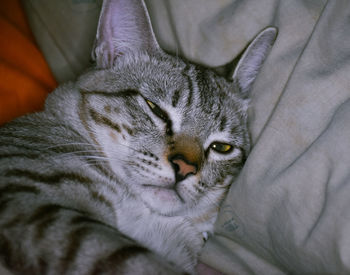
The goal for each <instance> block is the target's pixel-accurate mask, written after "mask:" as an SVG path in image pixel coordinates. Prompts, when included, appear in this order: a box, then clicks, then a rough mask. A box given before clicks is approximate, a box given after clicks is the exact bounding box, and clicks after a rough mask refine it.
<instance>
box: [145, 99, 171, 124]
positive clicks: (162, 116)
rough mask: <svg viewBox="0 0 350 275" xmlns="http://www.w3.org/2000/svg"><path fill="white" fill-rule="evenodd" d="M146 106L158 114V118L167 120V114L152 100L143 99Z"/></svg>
mask: <svg viewBox="0 0 350 275" xmlns="http://www.w3.org/2000/svg"><path fill="white" fill-rule="evenodd" d="M145 100H146V103H147V104H148V106H149V107H150V108H151V110H152V112H153V113H154V114H155V115H156V116H158V117H159V118H160V119H162V120H164V121H165V122H167V121H168V115H167V114H166V113H165V112H164V111H163V110H162V109H161V108H159V107H158V106H157V105H156V104H154V103H153V102H152V101H150V100H148V99H145Z"/></svg>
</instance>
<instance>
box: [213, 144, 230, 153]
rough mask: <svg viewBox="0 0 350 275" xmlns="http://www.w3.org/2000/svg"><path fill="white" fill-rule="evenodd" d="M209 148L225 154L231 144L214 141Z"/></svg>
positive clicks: (228, 151)
mask: <svg viewBox="0 0 350 275" xmlns="http://www.w3.org/2000/svg"><path fill="white" fill-rule="evenodd" d="M210 148H211V149H213V150H214V151H216V152H218V153H222V154H227V153H230V152H231V151H232V149H233V146H232V145H230V144H227V143H220V142H214V143H212V144H211V145H210Z"/></svg>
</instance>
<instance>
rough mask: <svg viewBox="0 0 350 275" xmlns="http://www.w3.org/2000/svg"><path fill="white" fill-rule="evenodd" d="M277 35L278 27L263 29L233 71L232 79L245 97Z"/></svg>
mask: <svg viewBox="0 0 350 275" xmlns="http://www.w3.org/2000/svg"><path fill="white" fill-rule="evenodd" d="M276 37H277V28H275V27H268V28H266V29H264V30H262V31H261V32H260V33H259V34H258V35H257V36H256V37H255V38H254V40H253V41H252V42H251V43H250V44H249V46H248V47H247V49H246V50H245V51H244V52H243V54H242V56H241V57H240V59H239V61H238V63H237V65H236V67H235V69H234V71H233V74H232V80H233V81H234V82H235V84H236V86H237V87H238V89H239V90H240V93H241V95H242V96H243V97H248V93H249V90H250V88H251V86H252V85H253V82H254V80H255V78H256V76H257V75H258V72H259V69H260V68H261V66H262V64H263V62H264V60H265V58H266V56H267V55H268V53H269V51H270V48H271V47H272V45H273V44H274V42H275V40H276Z"/></svg>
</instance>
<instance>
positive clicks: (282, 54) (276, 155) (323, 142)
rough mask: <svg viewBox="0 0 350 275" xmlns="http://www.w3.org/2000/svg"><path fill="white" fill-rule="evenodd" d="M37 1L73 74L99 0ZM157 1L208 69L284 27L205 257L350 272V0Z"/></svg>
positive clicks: (231, 269)
mask: <svg viewBox="0 0 350 275" xmlns="http://www.w3.org/2000/svg"><path fill="white" fill-rule="evenodd" d="M26 3H27V4H26V6H27V11H28V14H29V15H30V18H31V24H32V26H33V28H34V32H35V34H36V37H37V38H38V41H39V43H40V39H41V42H42V43H40V46H41V48H42V49H43V51H44V54H45V56H46V57H47V60H48V62H49V64H50V65H51V66H52V69H53V71H54V73H55V76H57V79H60V80H66V79H73V78H74V77H75V76H76V75H77V74H78V73H80V71H81V70H82V69H83V68H84V67H85V66H86V65H87V64H88V61H89V51H90V50H91V46H92V42H93V36H94V32H95V29H94V28H96V20H97V15H98V10H99V7H100V1H94V0H59V1H46V0H27V1H26ZM146 3H147V6H148V9H149V11H150V14H151V19H152V23H153V25H154V28H155V32H156V36H157V37H158V40H159V42H160V44H161V46H162V47H163V48H165V49H166V50H168V51H170V52H172V53H174V54H179V55H182V56H185V57H187V58H188V59H190V60H193V61H196V62H199V63H202V64H205V65H208V66H217V65H222V64H225V63H227V62H229V61H230V60H231V59H232V58H233V57H234V56H236V55H237V54H238V53H240V52H241V51H242V49H243V48H244V47H245V46H246V44H247V43H248V42H249V41H250V40H251V39H252V38H253V37H254V36H255V35H256V34H257V33H258V32H259V31H260V30H261V29H263V28H265V27H266V26H267V25H274V26H277V27H278V28H279V36H278V38H277V41H276V43H275V45H274V47H273V48H272V51H271V52H270V55H269V56H268V58H267V60H266V62H265V64H264V66H263V68H262V70H261V73H260V74H259V76H258V78H257V80H256V82H255V85H254V87H253V90H252V102H251V111H250V121H249V125H250V131H251V133H252V135H251V136H252V141H253V144H254V146H253V149H252V152H251V154H250V155H249V157H248V160H247V163H246V165H245V167H244V169H243V171H242V173H241V175H240V176H239V178H238V179H237V181H236V182H235V183H234V184H233V185H232V187H231V189H230V192H229V194H228V196H227V198H226V200H225V202H224V204H223V206H222V209H221V212H220V215H219V219H218V221H217V223H216V232H215V235H214V236H212V237H211V238H210V239H209V241H208V242H207V244H206V247H205V249H204V251H203V253H202V256H201V259H202V261H204V262H205V263H206V264H208V265H210V266H212V267H214V268H216V269H217V270H220V271H221V272H224V273H227V274H287V273H293V274H325V273H326V274H349V273H350V200H349V197H350V184H349V173H350V169H349V165H350V127H349V123H350V101H349V98H350V58H349V56H350V25H349V24H350V22H349V18H350V3H349V1H347V0H333V1H326V0H295V1H279V0H245V1H240V0H220V1H212V0H191V1H188V0H177V1H170V0H164V1H161V0H148V1H146ZM53 14H55V16H53ZM60 14H62V16H59V15H60ZM39 19H40V20H39ZM38 22H39V23H38ZM77 22H78V23H77ZM62 26H70V27H69V28H68V27H64V28H63V27H62ZM77 34H79V36H78V35H77ZM43 37H46V38H45V39H46V40H45V39H44V38H43ZM45 42H46V43H45ZM45 48H46V49H51V50H45ZM82 53H84V57H82ZM85 54H86V56H85ZM77 57H79V58H80V57H81V58H82V59H79V58H78V59H77ZM57 64H58V66H56V67H55V65H57ZM73 64H74V66H73ZM57 67H58V68H57ZM73 67H74V68H75V69H74V68H73ZM62 68H71V69H70V71H69V74H67V71H65V70H62Z"/></svg>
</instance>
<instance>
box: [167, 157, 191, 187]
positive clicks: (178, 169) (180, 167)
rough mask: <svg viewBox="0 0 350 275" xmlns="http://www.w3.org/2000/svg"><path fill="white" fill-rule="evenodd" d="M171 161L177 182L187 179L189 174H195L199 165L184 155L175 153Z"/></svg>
mask: <svg viewBox="0 0 350 275" xmlns="http://www.w3.org/2000/svg"><path fill="white" fill-rule="evenodd" d="M169 161H170V163H171V165H172V166H173V168H174V171H175V176H176V181H177V182H179V181H181V180H183V179H185V178H186V177H187V176H188V175H195V174H196V173H197V165H196V164H193V163H190V162H189V161H188V160H186V159H185V157H184V156H182V155H175V156H173V157H171V158H170V159H169Z"/></svg>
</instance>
